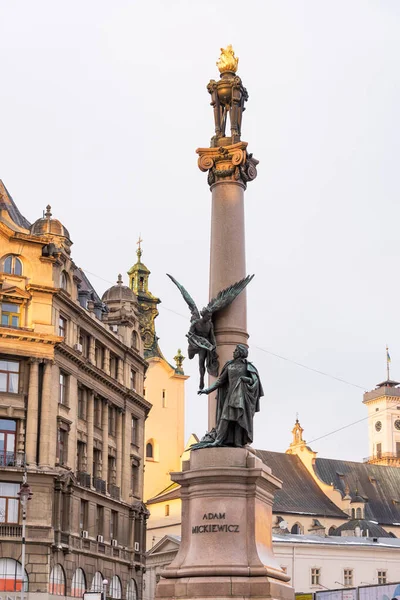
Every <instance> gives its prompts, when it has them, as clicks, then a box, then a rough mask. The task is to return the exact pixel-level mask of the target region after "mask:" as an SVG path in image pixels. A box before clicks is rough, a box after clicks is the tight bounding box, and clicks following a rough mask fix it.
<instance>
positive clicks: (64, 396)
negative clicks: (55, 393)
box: [59, 371, 68, 406]
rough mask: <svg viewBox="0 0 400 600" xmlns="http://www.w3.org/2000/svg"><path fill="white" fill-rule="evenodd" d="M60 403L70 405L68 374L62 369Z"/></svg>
mask: <svg viewBox="0 0 400 600" xmlns="http://www.w3.org/2000/svg"><path fill="white" fill-rule="evenodd" d="M59 402H60V404H64V405H65V406H68V375H66V374H65V373H63V372H62V371H60V400H59Z"/></svg>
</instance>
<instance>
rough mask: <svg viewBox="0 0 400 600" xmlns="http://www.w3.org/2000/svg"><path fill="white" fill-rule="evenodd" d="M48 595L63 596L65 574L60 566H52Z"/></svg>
mask: <svg viewBox="0 0 400 600" xmlns="http://www.w3.org/2000/svg"><path fill="white" fill-rule="evenodd" d="M49 593H50V594H54V595H55V596H65V573H64V569H63V568H62V566H61V565H54V567H53V568H52V570H51V573H50V581H49Z"/></svg>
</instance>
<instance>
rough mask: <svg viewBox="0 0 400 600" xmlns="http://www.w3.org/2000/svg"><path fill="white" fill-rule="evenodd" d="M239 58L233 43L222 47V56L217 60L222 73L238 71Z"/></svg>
mask: <svg viewBox="0 0 400 600" xmlns="http://www.w3.org/2000/svg"><path fill="white" fill-rule="evenodd" d="M238 63H239V58H238V57H236V56H235V52H234V50H233V48H232V45H231V44H229V45H228V46H227V47H226V48H221V56H220V57H219V60H218V62H217V67H218V69H219V72H220V73H225V71H232V72H233V73H236V71H237V68H238Z"/></svg>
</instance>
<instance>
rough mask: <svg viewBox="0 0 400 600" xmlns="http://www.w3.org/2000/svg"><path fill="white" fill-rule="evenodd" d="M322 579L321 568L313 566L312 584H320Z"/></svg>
mask: <svg viewBox="0 0 400 600" xmlns="http://www.w3.org/2000/svg"><path fill="white" fill-rule="evenodd" d="M320 579H321V569H320V568H316V567H313V568H312V569H311V585H319V584H320Z"/></svg>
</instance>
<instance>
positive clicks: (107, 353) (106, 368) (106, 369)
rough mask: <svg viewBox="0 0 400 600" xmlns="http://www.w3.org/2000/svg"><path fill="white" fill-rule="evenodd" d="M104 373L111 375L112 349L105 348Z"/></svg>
mask: <svg viewBox="0 0 400 600" xmlns="http://www.w3.org/2000/svg"><path fill="white" fill-rule="evenodd" d="M104 373H106V375H109V374H110V349H109V348H104Z"/></svg>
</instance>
